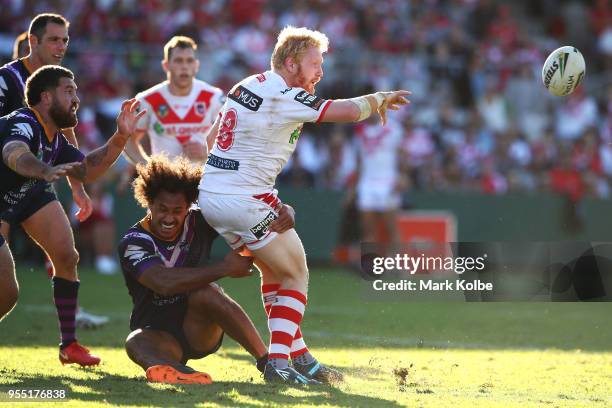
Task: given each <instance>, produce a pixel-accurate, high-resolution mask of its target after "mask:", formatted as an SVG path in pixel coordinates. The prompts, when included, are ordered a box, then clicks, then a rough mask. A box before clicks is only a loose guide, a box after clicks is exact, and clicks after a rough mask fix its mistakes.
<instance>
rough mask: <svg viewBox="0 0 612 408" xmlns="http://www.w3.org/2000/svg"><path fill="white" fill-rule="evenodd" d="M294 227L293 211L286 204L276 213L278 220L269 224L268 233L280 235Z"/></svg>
mask: <svg viewBox="0 0 612 408" xmlns="http://www.w3.org/2000/svg"><path fill="white" fill-rule="evenodd" d="M293 227H295V210H294V209H293V207H291V206H290V205H287V204H283V206H282V207H281V209H280V210H279V211H278V218H277V219H275V220H274V221H272V222H271V223H270V225H269V226H268V231H271V232H277V233H279V234H282V233H283V232H285V231H288V230H290V229H291V228H293Z"/></svg>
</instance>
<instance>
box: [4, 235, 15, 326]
mask: <svg viewBox="0 0 612 408" xmlns="http://www.w3.org/2000/svg"><path fill="white" fill-rule="evenodd" d="M1 240H2V238H0V241H1ZM18 297H19V285H18V283H17V277H16V275H15V263H14V262H13V256H12V255H11V251H10V249H9V247H8V244H7V243H6V242H4V243H3V244H2V246H0V318H2V316H3V315H4V314H6V313H8V312H9V311H10V310H11V309H12V308H13V306H14V305H15V303H17V298H18Z"/></svg>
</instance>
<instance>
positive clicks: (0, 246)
mask: <svg viewBox="0 0 612 408" xmlns="http://www.w3.org/2000/svg"><path fill="white" fill-rule="evenodd" d="M5 242H6V241H5V240H4V237H3V236H2V234H0V248H2V245H4V243H5Z"/></svg>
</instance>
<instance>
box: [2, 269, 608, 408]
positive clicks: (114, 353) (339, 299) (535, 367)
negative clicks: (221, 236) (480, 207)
mask: <svg viewBox="0 0 612 408" xmlns="http://www.w3.org/2000/svg"><path fill="white" fill-rule="evenodd" d="M18 275H19V276H18V277H19V281H20V283H21V298H20V302H19V304H18V306H17V308H16V309H15V310H13V312H12V313H11V314H10V315H9V316H8V317H7V318H6V319H5V320H3V321H2V322H1V323H0V392H1V391H7V390H9V389H64V390H66V392H67V395H68V398H67V399H66V400H65V401H62V402H61V404H62V406H86V407H92V406H101V405H102V404H113V405H130V406H194V405H201V406H246V407H260V406H274V405H279V406H280V405H293V406H313V405H326V406H346V407H357V406H359V407H361V406H363V407H365V406H367V407H370V406H388V407H395V406H432V407H438V406H458V407H472V406H476V405H482V406H499V407H509V406H516V407H519V406H520V407H523V406H550V407H556V406H584V407H594V406H601V407H604V406H610V405H611V404H612V398H611V397H610V394H611V393H610V390H611V389H612V325H611V324H610V322H611V320H612V318H611V316H612V304H610V303H580V304H578V303H462V302H452V303H451V302H447V303H444V302H438V303H434V302H398V301H394V302H385V301H380V300H378V301H369V300H368V299H369V298H368V297H367V296H365V295H364V285H367V283H364V282H362V281H360V280H359V279H356V278H355V277H353V276H352V275H351V274H349V273H347V272H342V271H337V270H331V269H317V270H313V271H312V272H311V287H310V293H309V305H308V309H307V314H306V318H305V320H304V323H303V325H302V327H303V331H304V333H305V338H306V340H307V342H308V344H309V346H310V348H311V350H313V351H314V353H315V354H316V355H317V356H318V357H319V359H320V360H322V361H324V362H326V363H328V364H330V365H332V366H334V367H337V368H339V369H341V370H342V371H344V372H345V373H346V374H347V379H346V381H345V382H344V383H343V384H341V385H339V386H336V387H310V388H293V387H284V386H271V385H268V384H264V383H263V381H262V379H261V378H260V376H259V373H258V372H257V371H256V369H255V368H254V365H253V361H252V359H251V357H250V356H248V354H247V353H245V352H244V351H243V350H241V349H240V348H239V347H238V346H237V345H236V344H235V343H233V342H232V341H229V340H227V341H225V343H224V346H223V347H222V348H221V350H220V351H219V352H218V353H217V354H216V355H213V356H210V357H207V358H206V359H204V360H198V361H192V362H191V363H190V365H191V366H193V367H194V368H196V369H200V370H203V371H206V372H208V373H210V374H211V375H212V377H213V379H214V380H215V383H214V384H213V385H211V386H170V385H159V384H155V385H153V384H148V383H146V382H145V381H144V376H143V372H142V370H141V369H140V368H139V367H138V366H136V365H135V364H133V363H132V362H131V361H130V360H129V359H128V358H127V356H126V354H125V352H124V351H123V341H124V339H125V336H126V335H127V334H128V316H129V311H130V309H131V304H130V300H129V298H128V295H127V289H126V288H125V286H124V285H123V281H122V278H121V277H120V276H113V277H103V276H99V275H96V274H95V273H93V272H91V271H89V270H84V271H83V272H82V276H81V281H82V287H81V300H80V302H81V304H82V305H83V306H84V307H86V308H88V309H89V310H91V311H93V312H96V313H101V314H107V315H109V316H111V317H112V321H111V323H110V324H108V325H107V326H105V327H104V328H102V329H99V330H95V331H85V330H81V331H80V332H79V340H80V341H81V342H82V343H83V344H85V345H87V346H88V347H90V348H91V349H92V350H93V351H95V352H96V353H98V354H99V355H100V356H101V357H102V358H103V364H102V365H101V366H100V367H97V368H93V369H81V368H77V367H73V366H66V367H62V366H61V364H59V362H58V360H57V348H56V344H57V341H58V334H57V322H56V319H55V315H54V309H53V308H52V295H51V289H50V286H49V283H48V281H47V279H46V278H45V276H46V275H45V272H44V271H43V270H42V268H39V269H37V270H20V271H19V274H18ZM222 284H223V286H224V288H225V289H226V291H227V292H228V293H229V294H230V295H231V296H232V297H234V298H235V299H236V300H237V301H238V302H239V303H241V304H242V305H243V307H244V308H245V310H246V311H247V312H248V313H249V314H250V315H251V316H252V318H253V320H254V322H255V324H256V326H257V327H258V328H259V330H260V332H261V333H262V334H263V337H264V340H267V334H266V330H265V321H264V319H263V312H262V308H261V303H260V300H259V293H258V285H259V281H258V279H257V278H255V277H253V278H247V279H241V280H224V281H222ZM394 372H395V373H394ZM1 398H2V397H0V405H1V404H2V399H1ZM5 401H6V399H5ZM30 404H31V405H32V406H35V405H37V404H39V403H38V402H30ZM58 404H59V403H58ZM26 405H27V404H26ZM51 405H55V404H50V405H49V406H51ZM45 406H46V405H45Z"/></svg>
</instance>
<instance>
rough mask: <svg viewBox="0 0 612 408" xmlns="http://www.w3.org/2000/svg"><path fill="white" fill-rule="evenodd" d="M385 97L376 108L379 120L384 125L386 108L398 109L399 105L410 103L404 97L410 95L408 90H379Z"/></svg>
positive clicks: (385, 122)
mask: <svg viewBox="0 0 612 408" xmlns="http://www.w3.org/2000/svg"><path fill="white" fill-rule="evenodd" d="M379 93H380V94H382V96H383V97H384V98H385V99H384V101H383V103H382V104H381V105H380V107H379V108H378V114H379V115H380V120H381V122H382V124H383V126H384V125H386V124H387V109H391V110H399V108H400V105H407V104H409V103H410V101H409V100H408V99H406V98H405V97H406V96H408V95H410V94H411V93H412V92H410V91H393V92H379Z"/></svg>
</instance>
